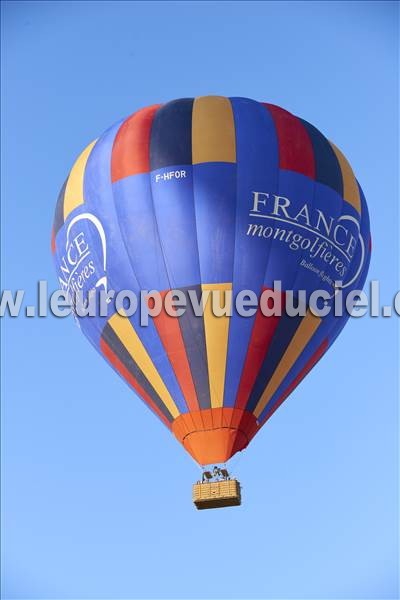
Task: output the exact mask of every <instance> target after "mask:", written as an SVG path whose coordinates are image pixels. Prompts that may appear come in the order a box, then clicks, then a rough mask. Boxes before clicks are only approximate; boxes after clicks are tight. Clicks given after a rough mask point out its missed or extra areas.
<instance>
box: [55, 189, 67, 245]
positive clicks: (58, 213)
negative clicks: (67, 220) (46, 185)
mask: <svg viewBox="0 0 400 600" xmlns="http://www.w3.org/2000/svg"><path fill="white" fill-rule="evenodd" d="M67 181H68V177H67V179H66V180H65V181H64V185H63V186H62V188H61V190H60V193H59V194H58V198H57V204H56V210H55V213H54V224H53V226H54V235H57V233H58V231H59V230H60V229H61V227H62V226H63V225H64V196H65V188H66V187H67Z"/></svg>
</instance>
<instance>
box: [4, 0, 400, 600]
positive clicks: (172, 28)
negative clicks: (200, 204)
mask: <svg viewBox="0 0 400 600" xmlns="http://www.w3.org/2000/svg"><path fill="white" fill-rule="evenodd" d="M2 10H3V25H2V27H3V50H4V52H3V134H2V135H3V148H2V155H3V181H2V198H3V208H2V217H3V219H2V226H3V241H2V244H3V253H5V254H4V258H5V259H6V264H5V266H4V268H3V282H2V287H8V288H11V289H17V288H24V289H26V290H27V296H28V298H27V299H28V300H29V301H31V302H33V301H34V300H35V295H36V283H37V281H38V280H39V279H48V280H49V282H50V287H51V288H53V289H55V288H56V284H57V282H56V278H55V273H54V268H53V264H52V257H51V253H50V229H51V223H52V219H53V210H54V205H55V201H56V198H57V195H58V191H59V188H60V186H61V185H62V183H63V181H64V179H65V177H66V174H67V172H68V170H69V168H70V166H71V164H72V163H73V161H74V159H75V158H76V157H77V155H78V154H79V152H80V151H81V150H82V149H83V148H84V147H85V146H86V145H87V144H88V143H89V142H90V141H91V140H93V139H94V138H96V137H97V136H98V135H99V134H100V133H101V132H102V131H104V130H105V129H106V128H107V127H108V126H109V125H111V124H112V123H114V122H115V121H117V120H118V119H120V118H121V117H124V116H127V115H129V114H130V113H132V112H133V111H135V110H136V109H138V108H140V107H142V106H146V105H148V104H153V103H156V102H165V101H168V100H171V99H174V98H180V97H185V96H186V97H187V96H199V95H205V94H222V95H226V96H248V97H250V98H254V99H257V100H263V101H268V102H271V103H275V104H278V105H281V106H283V107H285V108H287V109H288V110H290V111H291V112H293V113H295V114H297V115H300V116H302V117H303V118H305V119H307V120H308V121H310V122H312V123H313V124H314V125H316V126H317V127H318V128H319V129H321V130H322V131H323V132H324V133H325V134H326V136H327V137H328V138H329V139H331V140H333V141H334V142H335V143H336V144H337V145H338V146H339V147H340V148H341V149H342V150H343V151H344V153H345V154H346V155H347V157H348V158H349V160H350V162H351V163H352V165H353V168H354V170H355V172H356V175H357V177H358V179H359V180H360V182H361V184H362V186H363V189H364V192H365V195H366V197H367V201H368V203H369V208H370V214H371V229H372V238H373V255H372V263H371V268H370V273H369V278H371V279H372V278H373V279H379V280H380V281H381V290H382V291H381V294H382V298H383V300H384V301H385V302H386V303H388V302H389V301H391V299H392V295H393V293H394V291H395V290H397V289H398V281H397V272H398V270H397V267H398V221H397V219H398V194H397V190H398V186H397V183H398V182H397V179H396V169H397V167H398V147H397V134H398V125H399V119H398V113H397V102H398V91H397V90H398V71H397V69H398V64H397V62H398V59H397V48H396V39H397V36H398V18H397V6H396V3H394V2H353V3H350V2H337V3H335V2H293V3H290V2H268V3H263V2H254V3H252V2H232V3H231V2H221V3H214V2H210V3H208V2H199V3H191V4H190V3H185V2H171V3H170V2H160V3H157V2H149V3H131V2H87V3H84V2H80V3H78V2H74V3H73V2H34V1H33V2H3V3H2ZM396 326H397V323H396V320H395V319H382V318H378V319H372V318H368V317H366V318H362V319H358V320H357V319H352V320H351V322H349V323H348V325H347V327H346V328H345V330H344V332H343V333H342V335H341V336H340V338H339V339H338V340H337V342H336V343H335V345H334V347H333V348H332V349H331V350H330V351H329V353H328V354H327V355H326V356H325V357H324V359H323V360H322V361H321V362H320V363H319V365H318V367H317V368H316V369H315V370H314V371H313V372H312V373H311V374H310V375H309V376H308V378H307V380H306V381H304V382H303V384H302V385H301V386H300V387H299V388H298V389H297V390H296V391H295V393H293V395H292V396H291V397H290V398H289V399H288V400H287V401H286V403H285V404H284V405H283V406H282V407H281V408H280V409H279V411H278V412H277V413H276V414H275V415H274V417H273V418H272V419H271V420H270V421H269V422H268V423H267V425H266V427H265V428H264V429H263V431H262V432H261V433H260V434H258V436H257V437H256V438H255V439H254V440H253V443H252V444H251V446H250V447H249V448H248V449H247V450H246V451H245V452H244V453H243V454H242V455H240V459H239V460H237V459H236V458H234V459H233V461H232V462H233V467H234V473H235V474H236V475H237V476H238V477H239V478H240V479H241V481H242V484H243V497H244V498H243V506H242V507H240V508H236V509H227V510H219V511H204V512H197V511H196V510H195V509H194V508H193V506H192V504H191V484H192V482H193V481H195V480H196V479H197V477H198V473H199V471H198V468H197V467H196V466H195V464H194V462H193V461H192V460H191V459H190V457H189V456H188V455H186V454H185V452H184V451H183V449H181V447H180V446H179V445H178V443H177V442H176V441H175V439H174V438H173V437H172V436H171V435H170V434H169V432H168V431H167V429H166V428H164V427H163V425H162V424H161V423H160V422H159V421H158V420H157V419H155V418H154V417H153V415H152V414H151V413H150V411H148V410H147V408H146V407H145V406H144V405H143V404H142V403H141V402H140V401H139V400H138V399H137V398H136V397H134V396H133V394H132V393H131V392H130V390H129V389H128V387H127V386H126V385H125V384H124V382H123V381H122V380H121V379H119V378H118V377H117V376H116V374H115V373H114V372H113V371H112V370H111V369H109V368H107V365H106V363H105V362H103V359H102V358H101V357H100V356H99V355H97V354H96V352H95V351H94V350H93V349H92V348H91V347H90V345H89V344H88V343H87V341H86V340H85V339H84V337H83V336H81V335H80V334H79V331H78V329H77V328H76V327H75V326H74V323H73V321H72V319H70V318H69V319H57V318H55V317H49V318H42V319H39V318H35V319H27V318H23V317H22V318H18V319H8V321H7V326H6V328H5V338H4V339H3V375H4V381H3V386H4V387H3V414H2V416H3V418H2V426H3V452H2V459H3V512H4V522H3V536H4V540H3V541H4V549H3V553H2V558H3V569H4V571H3V598H6V599H12V598H19V599H22V598H26V599H28V598H31V599H33V598H34V599H41V600H45V599H50V598H53V599H59V598H69V599H72V598H74V599H77V598H81V599H89V598H99V599H100V598H101V599H103V598H104V599H105V598H107V599H111V598H112V599H122V598H125V599H127V598H153V599H154V598H170V599H187V600H190V599H192V598H196V599H199V598H204V599H206V598H207V599H212V598H230V599H238V598H243V599H250V598H270V599H272V598H282V599H283V598H286V599H289V598H290V599H294V598H304V599H311V598H319V599H328V598H330V599H332V598H338V599H339V598H340V599H344V598H347V599H350V598H351V599H355V598H357V599H358V598H360V599H361V598H365V599H372V598H374V599H378V598H379V599H386V598H397V597H398V590H397V581H396V579H397V570H398V567H397V558H398V555H397V547H396V542H397V537H398V525H397V524H398V514H397V499H398V498H397V489H398V488H397V475H398V469H397V467H398V465H397V438H398V433H397V432H398V419H397V390H396V385H397V383H396V382H397V370H398V365H399V356H398V349H397V344H396V337H397V332H396ZM235 465H236V466H235Z"/></svg>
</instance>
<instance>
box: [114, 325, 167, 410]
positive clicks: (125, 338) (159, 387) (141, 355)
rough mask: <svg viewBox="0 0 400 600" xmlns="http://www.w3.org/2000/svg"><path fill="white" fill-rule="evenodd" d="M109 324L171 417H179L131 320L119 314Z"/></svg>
mask: <svg viewBox="0 0 400 600" xmlns="http://www.w3.org/2000/svg"><path fill="white" fill-rule="evenodd" d="M108 323H109V325H110V326H111V328H112V329H113V331H114V332H115V333H116V335H117V336H118V337H119V339H120V340H121V342H122V344H123V345H124V346H125V348H126V349H127V351H128V352H129V354H130V355H131V356H132V358H134V360H135V362H136V363H137V365H138V367H139V368H140V370H141V371H142V372H143V374H144V376H145V377H146V379H147V380H148V381H149V382H150V383H151V385H152V386H153V388H154V389H155V391H156V392H157V394H158V395H159V396H160V398H161V399H162V401H163V402H164V404H165V406H166V407H167V408H168V410H169V412H170V413H171V415H172V416H173V417H174V418H176V417H177V416H178V415H179V411H178V409H177V407H176V404H175V402H174V401H173V399H172V397H171V395H170V393H169V391H168V390H167V388H166V386H165V384H164V382H163V380H162V379H161V377H160V375H159V373H158V371H157V369H156V368H155V366H154V364H153V361H152V360H151V358H150V356H149V354H148V352H147V350H146V349H145V347H144V346H143V344H142V342H141V341H140V338H139V336H138V335H137V333H136V331H135V330H134V328H133V327H132V325H131V323H130V321H129V319H128V318H126V317H123V316H121V315H120V314H118V313H115V314H114V315H113V316H112V317H111V319H110V320H109V321H108Z"/></svg>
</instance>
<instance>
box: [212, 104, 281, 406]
mask: <svg viewBox="0 0 400 600" xmlns="http://www.w3.org/2000/svg"><path fill="white" fill-rule="evenodd" d="M231 103H232V108H233V114H234V120H235V130H236V158H237V183H236V209H235V216H236V225H235V253H234V266H233V297H235V296H236V294H237V293H238V292H239V291H241V290H245V289H248V290H252V291H254V292H255V293H256V294H257V295H259V293H260V292H261V289H262V285H263V282H264V274H265V267H266V264H267V260H268V246H269V244H268V241H267V240H263V241H265V242H266V243H265V244H260V243H258V242H259V241H260V240H258V239H254V238H253V237H251V236H248V235H247V232H248V229H249V224H250V223H251V222H252V218H251V217H249V213H250V211H251V209H252V206H253V192H254V191H260V192H270V191H272V192H273V191H274V190H277V189H278V141H277V137H276V131H275V125H274V123H273V120H272V117H271V115H270V113H269V112H268V111H267V110H266V109H265V107H263V106H262V105H261V104H259V103H258V102H254V101H253V100H248V99H245V98H232V99H231ZM254 319H255V317H241V316H239V315H238V314H237V313H236V312H234V313H233V315H232V318H231V322H230V327H229V338H228V356H227V368H226V375H225V393H224V406H234V404H235V399H236V394H237V390H238V386H239V381H240V376H241V373H242V369H243V365H244V361H245V358H246V353H247V348H248V344H249V340H250V336H251V331H252V328H253V324H254Z"/></svg>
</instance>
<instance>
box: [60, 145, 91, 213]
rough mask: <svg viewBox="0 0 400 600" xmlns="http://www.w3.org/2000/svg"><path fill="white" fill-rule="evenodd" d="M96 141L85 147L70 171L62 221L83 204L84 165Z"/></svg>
mask: <svg viewBox="0 0 400 600" xmlns="http://www.w3.org/2000/svg"><path fill="white" fill-rule="evenodd" d="M96 142H97V140H94V142H92V143H91V144H89V146H87V147H86V148H85V149H84V151H83V152H82V154H81V155H80V156H79V158H78V160H77V161H76V162H75V164H74V166H73V167H72V169H71V172H70V174H69V177H68V181H67V185H66V186H65V194H64V220H65V219H66V218H67V217H68V215H69V213H70V212H72V211H73V210H74V208H76V207H77V206H79V205H80V204H83V202H84V198H83V177H84V174H85V168H86V163H87V161H88V158H89V154H90V152H91V151H92V148H93V146H94V145H95V143H96Z"/></svg>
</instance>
